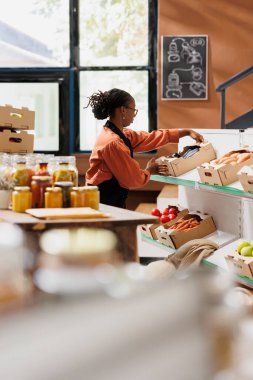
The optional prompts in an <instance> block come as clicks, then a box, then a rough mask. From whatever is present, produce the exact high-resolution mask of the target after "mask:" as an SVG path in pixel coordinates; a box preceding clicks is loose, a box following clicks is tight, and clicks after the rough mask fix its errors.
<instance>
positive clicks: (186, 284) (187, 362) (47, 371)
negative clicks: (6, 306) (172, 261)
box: [0, 278, 212, 380]
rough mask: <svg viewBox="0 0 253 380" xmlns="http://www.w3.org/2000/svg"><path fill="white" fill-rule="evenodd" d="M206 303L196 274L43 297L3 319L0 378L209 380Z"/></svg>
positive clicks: (16, 379) (24, 379)
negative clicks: (113, 292) (136, 287)
mask: <svg viewBox="0 0 253 380" xmlns="http://www.w3.org/2000/svg"><path fill="white" fill-rule="evenodd" d="M202 308H203V304H202V294H201V289H200V288H199V286H198V283H197V282H196V281H195V279H194V278H186V279H185V280H182V281H176V280H173V281H172V280H168V281H164V282H161V283H160V282H154V283H153V282H152V283H150V285H148V284H147V285H146V287H145V288H142V291H141V292H137V293H135V294H131V295H130V296H129V297H125V298H121V299H115V298H111V297H108V296H106V295H102V294H100V295H98V296H97V297H80V298H77V297H75V298H71V299H70V298H69V297H68V298H60V299H59V301H58V302H51V303H50V302H48V303H46V302H44V303H43V304H41V305H37V306H36V307H33V308H30V309H29V310H26V311H24V312H23V313H22V314H19V315H16V316H14V315H13V316H12V318H8V319H7V318H5V319H3V318H2V319H0V341H1V345H0V356H1V359H2V364H1V366H0V378H1V379H5V380H10V379H11V380H34V379H36V380H51V379H54V380H69V379H75V380H84V379H87V380H119V379H120V380H129V379H138V380H154V379H159V380H168V378H169V379H173V380H211V379H212V377H211V374H210V373H211V368H210V361H211V359H210V356H209V354H210V351H209V344H208V339H207V331H206V326H205V323H203V319H202V312H203V310H202ZM24 337H25V344H24ZM13 357H15V358H18V359H19V360H17V361H16V362H15V365H13ZM28 359H29V360H28ZM45 363H46V365H45Z"/></svg>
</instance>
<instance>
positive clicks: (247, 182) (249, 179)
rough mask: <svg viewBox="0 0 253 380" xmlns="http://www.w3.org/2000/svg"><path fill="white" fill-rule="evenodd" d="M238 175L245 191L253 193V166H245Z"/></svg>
mask: <svg viewBox="0 0 253 380" xmlns="http://www.w3.org/2000/svg"><path fill="white" fill-rule="evenodd" d="M237 175H238V178H239V181H240V183H241V185H242V187H243V190H244V191H246V192H248V193H253V166H243V167H242V169H241V170H240V171H239V172H238V173H237Z"/></svg>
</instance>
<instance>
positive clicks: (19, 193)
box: [12, 186, 32, 212]
mask: <svg viewBox="0 0 253 380" xmlns="http://www.w3.org/2000/svg"><path fill="white" fill-rule="evenodd" d="M31 207H32V193H31V191H30V187H29V186H15V187H14V191H13V193H12V210H13V211H15V212H25V211H26V210H27V209H28V208H31Z"/></svg>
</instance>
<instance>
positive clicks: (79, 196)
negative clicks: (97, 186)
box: [70, 187, 85, 207]
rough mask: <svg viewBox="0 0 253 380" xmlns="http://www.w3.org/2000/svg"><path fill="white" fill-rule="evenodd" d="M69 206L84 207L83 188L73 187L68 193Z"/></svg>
mask: <svg viewBox="0 0 253 380" xmlns="http://www.w3.org/2000/svg"><path fill="white" fill-rule="evenodd" d="M70 204H71V207H85V188H83V187H73V188H72V190H71V193H70Z"/></svg>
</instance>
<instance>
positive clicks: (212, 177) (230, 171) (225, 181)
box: [197, 149, 253, 186]
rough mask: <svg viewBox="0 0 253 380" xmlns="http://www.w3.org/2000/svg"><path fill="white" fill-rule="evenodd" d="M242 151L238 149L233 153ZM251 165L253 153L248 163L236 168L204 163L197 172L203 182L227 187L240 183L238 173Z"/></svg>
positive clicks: (245, 162) (227, 165)
mask: <svg viewBox="0 0 253 380" xmlns="http://www.w3.org/2000/svg"><path fill="white" fill-rule="evenodd" d="M240 150H244V149H238V150H236V151H233V152H239V151H240ZM251 164H253V153H252V155H251V157H250V158H249V159H248V160H247V161H244V162H242V163H241V164H237V165H235V166H232V165H230V164H219V165H215V166H214V165H212V164H209V163H204V164H203V165H201V166H199V167H198V168H197V170H198V173H199V177H200V181H201V182H203V183H208V184H210V185H219V186H226V185H229V184H230V183H233V182H236V181H238V174H237V173H238V172H239V171H240V169H241V168H242V167H243V166H245V165H251Z"/></svg>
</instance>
